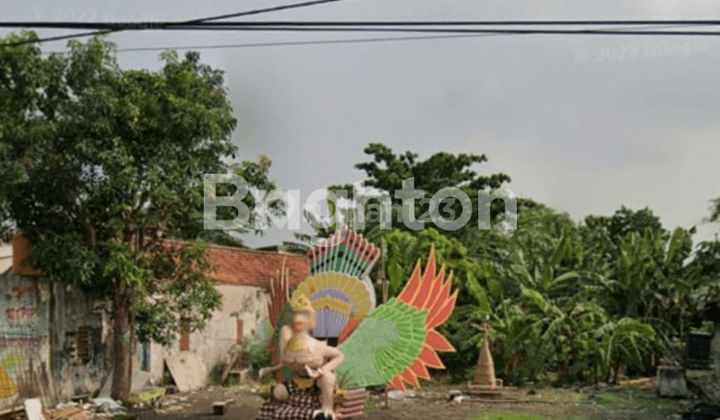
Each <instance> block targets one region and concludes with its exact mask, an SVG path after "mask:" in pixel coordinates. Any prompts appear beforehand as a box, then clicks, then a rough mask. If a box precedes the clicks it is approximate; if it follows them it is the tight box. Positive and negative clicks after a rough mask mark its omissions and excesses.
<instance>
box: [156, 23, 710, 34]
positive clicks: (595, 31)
mask: <svg viewBox="0 0 720 420" xmlns="http://www.w3.org/2000/svg"><path fill="white" fill-rule="evenodd" d="M163 29H165V30H181V31H238V32H244V31H249V32H265V31H267V32H278V31H279V32H409V33H447V34H483V33H485V34H533V35H540V34H546V35H624V36H627V35H653V36H658V35H659V36H669V35H679V36H717V35H720V31H656V30H636V29H628V30H617V29H568V30H563V29H446V28H375V27H372V28H360V27H349V28H348V27H345V28H340V27H294V26H290V27H265V26H245V25H243V24H236V25H234V26H216V25H209V24H206V25H192V26H168V27H166V28H163Z"/></svg>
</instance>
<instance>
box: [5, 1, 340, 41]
mask: <svg viewBox="0 0 720 420" xmlns="http://www.w3.org/2000/svg"><path fill="white" fill-rule="evenodd" d="M339 1H344V0H313V1H305V2H301V3H293V4H286V5H282V6H275V7H266V8H263V9H255V10H248V11H245V12H238V13H230V14H224V15H218V16H210V17H207V18H202V19H193V20H186V21H180V22H172V23H175V24H180V25H183V24H184V25H193V24H199V23H206V22H211V21H215V20H220V19H227V18H233V17H235V18H237V17H244V16H251V15H259V14H263V13H271V12H279V11H283V10H290V9H298V8H302V7H309V6H316V5H319V4H326V3H335V2H339ZM21 23H22V22H21ZM25 23H26V24H24V25H17V26H5V25H15V24H16V23H13V22H2V23H1V24H0V27H23V28H31V27H37V26H32V25H27V23H29V22H25ZM146 25H148V24H146ZM48 27H51V26H48ZM61 29H67V27H63V28H61ZM123 29H125V28H118V29H102V30H100V31H93V32H85V33H79V34H71V35H61V36H55V37H48V38H40V39H37V40H32V41H19V42H12V43H9V44H1V45H0V47H15V46H19V45H25V44H33V43H43V42H50V41H60V40H65V39H73V38H81V37H87V36H94V35H101V34H108V33H112V32H119V31H122V30H123ZM137 29H150V28H149V27H145V28H142V27H140V28H137Z"/></svg>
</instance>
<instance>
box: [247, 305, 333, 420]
mask: <svg viewBox="0 0 720 420" xmlns="http://www.w3.org/2000/svg"><path fill="white" fill-rule="evenodd" d="M290 307H291V308H292V316H291V319H290V323H289V325H285V326H283V327H282V329H281V330H280V363H279V364H277V365H275V366H273V367H270V368H264V369H261V371H260V377H263V376H265V375H266V374H268V373H270V372H273V371H276V370H279V369H281V368H284V367H287V368H290V369H292V370H293V372H295V378H293V380H292V381H293V382H294V383H293V384H290V383H288V382H289V381H287V382H286V383H285V384H279V385H277V386H276V387H275V389H274V390H273V397H274V398H275V400H277V401H280V402H285V401H287V400H288V398H289V392H288V388H289V387H293V386H295V387H298V388H301V389H305V388H309V387H311V386H316V387H317V388H318V390H319V391H320V410H315V411H314V412H313V414H312V419H313V420H334V419H335V410H334V407H333V405H334V396H335V386H336V382H337V381H336V377H335V373H334V371H335V369H337V368H338V367H339V366H340V365H341V364H342V362H343V360H344V358H345V357H344V356H343V354H342V352H341V351H340V350H338V349H336V348H334V347H330V346H328V345H327V344H326V343H325V342H323V341H320V340H317V339H315V338H314V337H313V336H312V335H310V331H311V330H312V329H313V328H315V310H314V309H313V308H312V305H311V303H310V301H309V300H308V299H307V297H305V295H302V294H299V295H296V296H295V298H294V299H293V300H292V301H290Z"/></svg>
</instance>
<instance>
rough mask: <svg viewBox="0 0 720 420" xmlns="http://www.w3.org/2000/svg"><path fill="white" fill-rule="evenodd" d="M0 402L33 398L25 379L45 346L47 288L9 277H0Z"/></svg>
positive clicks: (36, 282)
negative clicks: (15, 398) (17, 398)
mask: <svg viewBox="0 0 720 420" xmlns="http://www.w3.org/2000/svg"><path fill="white" fill-rule="evenodd" d="M0 280H1V281H0V317H2V320H1V321H0V401H3V400H4V399H7V398H11V397H25V396H29V395H32V394H35V393H36V392H35V390H33V389H26V388H28V387H29V386H31V385H30V384H29V383H28V377H29V376H31V375H33V372H32V371H33V369H34V368H33V364H35V366H36V367H37V366H38V365H39V364H40V363H42V360H43V357H42V353H43V352H42V349H43V347H44V346H46V345H47V343H48V306H47V301H48V295H49V290H48V288H47V286H44V285H43V284H41V283H40V282H39V281H38V280H36V279H33V278H28V277H21V276H16V275H12V274H9V273H8V274H6V275H4V276H0Z"/></svg>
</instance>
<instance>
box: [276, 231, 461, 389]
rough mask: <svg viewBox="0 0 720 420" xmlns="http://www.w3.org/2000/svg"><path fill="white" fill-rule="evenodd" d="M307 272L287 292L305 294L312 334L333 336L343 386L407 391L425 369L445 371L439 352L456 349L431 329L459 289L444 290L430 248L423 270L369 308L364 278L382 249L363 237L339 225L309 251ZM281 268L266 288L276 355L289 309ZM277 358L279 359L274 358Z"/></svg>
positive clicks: (448, 281)
mask: <svg viewBox="0 0 720 420" xmlns="http://www.w3.org/2000/svg"><path fill="white" fill-rule="evenodd" d="M308 256H309V258H310V271H311V274H312V275H311V277H309V278H308V279H306V280H305V281H303V282H302V283H301V284H300V285H299V286H298V288H297V290H295V292H294V293H293V297H294V296H295V294H299V293H302V294H304V295H305V296H307V297H308V298H309V300H310V302H311V303H312V306H313V308H314V309H315V311H316V313H317V319H316V328H315V330H314V332H313V333H314V335H315V336H316V337H337V338H338V342H339V343H341V344H340V346H339V348H340V350H342V351H343V353H344V354H345V361H344V363H343V364H342V365H341V366H340V367H339V368H338V370H337V373H338V378H340V379H341V380H342V381H343V386H345V387H351V388H355V387H357V388H363V387H366V386H376V385H384V384H388V383H389V384H390V385H391V386H392V387H394V388H396V389H405V384H406V383H407V384H410V385H413V386H415V387H418V386H419V382H418V378H422V379H430V375H429V373H428V370H427V368H428V367H430V368H435V369H444V368H445V366H444V365H443V364H442V361H441V360H440V358H439V357H438V355H437V352H454V351H455V349H454V348H453V346H452V345H451V344H450V343H449V342H448V341H447V339H446V338H445V337H443V336H442V335H441V334H439V333H438V332H437V331H436V330H435V328H437V327H438V326H440V325H442V324H443V323H444V322H445V321H447V319H448V318H449V317H450V315H451V314H452V311H453V309H454V308H455V302H456V300H457V294H458V292H457V290H456V291H455V292H454V293H452V295H451V293H450V289H451V286H452V273H450V275H449V276H447V277H446V275H445V268H444V267H443V268H441V269H440V272H439V273H438V272H437V266H436V259H435V250H434V249H432V250H431V251H430V257H429V259H428V263H427V266H426V268H425V272H424V273H422V272H421V265H420V262H419V261H418V263H417V265H416V267H415V270H414V271H413V273H412V275H411V277H410V280H409V281H408V283H407V284H406V286H405V288H404V289H403V291H402V292H401V293H400V295H398V296H397V297H396V298H393V299H390V300H389V301H388V302H387V303H386V304H384V305H381V306H379V307H378V308H377V309H374V310H373V309H372V308H373V307H374V305H373V303H374V302H372V300H373V294H372V293H371V292H370V291H369V290H368V287H372V286H371V285H368V284H367V283H366V282H363V281H361V280H360V279H362V278H365V277H367V275H368V274H369V272H370V271H371V270H372V267H373V265H374V264H375V262H376V261H377V259H378V257H379V256H380V250H379V249H378V248H376V247H374V246H373V245H372V244H370V243H369V242H368V241H367V240H365V239H364V238H363V237H362V236H361V235H358V234H357V233H355V232H354V231H353V230H350V229H348V228H347V227H342V228H341V229H339V230H338V231H336V232H335V234H333V236H331V237H330V238H328V239H327V240H325V241H324V242H323V243H322V244H320V245H318V246H316V247H314V248H313V249H311V250H310V251H309V252H308ZM289 300H290V297H289V296H288V282H287V273H286V272H285V271H284V270H283V274H282V275H281V276H280V278H279V280H278V281H277V282H275V283H274V284H273V286H272V288H271V301H270V305H269V313H270V321H271V323H272V325H273V328H274V330H275V335H274V336H273V340H272V342H271V343H270V346H271V348H272V349H273V350H274V351H273V355H274V357H276V356H277V350H276V349H277V341H278V338H279V337H278V333H279V330H280V328H281V327H282V326H283V325H285V322H286V319H287V316H288V315H289V314H290V311H291V310H290V305H289V303H288V302H289ZM274 361H275V362H277V359H274Z"/></svg>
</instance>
